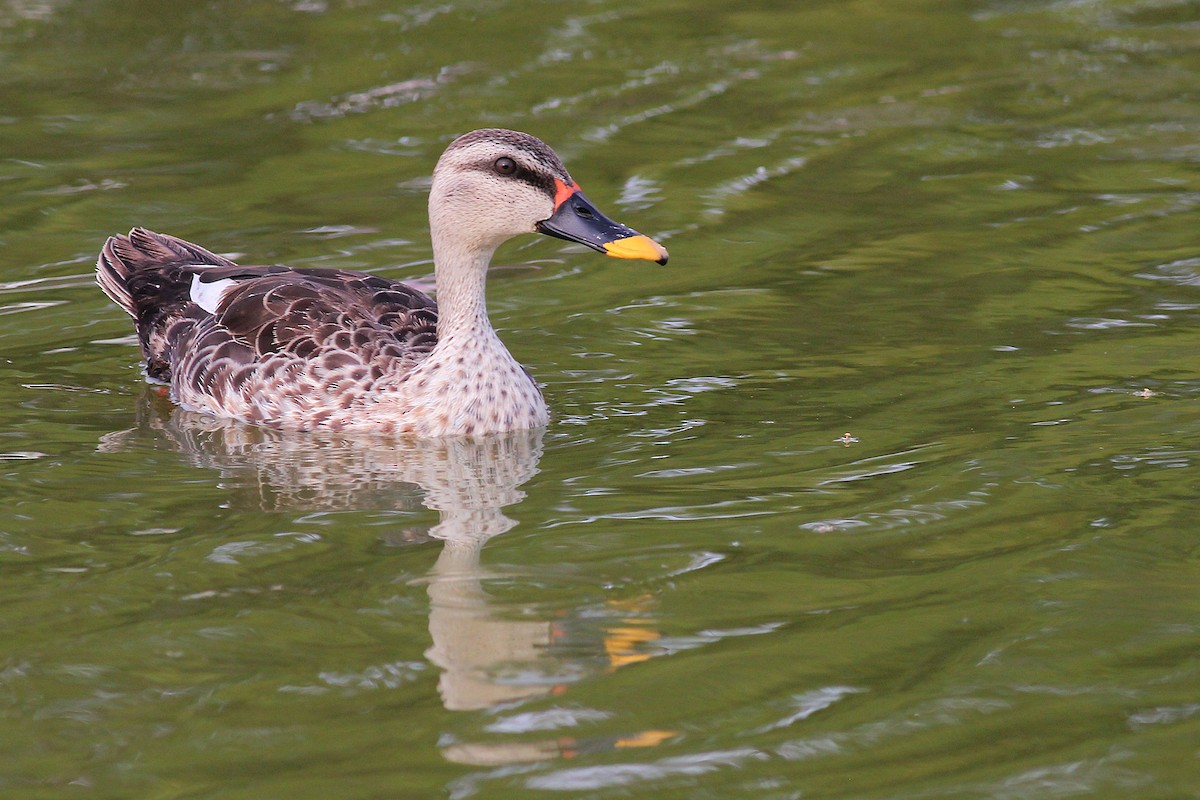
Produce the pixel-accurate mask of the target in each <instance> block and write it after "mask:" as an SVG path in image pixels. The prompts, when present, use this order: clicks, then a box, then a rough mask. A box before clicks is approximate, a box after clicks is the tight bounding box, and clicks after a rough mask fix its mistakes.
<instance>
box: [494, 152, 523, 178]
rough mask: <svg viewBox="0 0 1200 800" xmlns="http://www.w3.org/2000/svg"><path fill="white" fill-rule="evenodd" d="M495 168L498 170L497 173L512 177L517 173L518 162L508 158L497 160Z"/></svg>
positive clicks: (503, 157) (502, 157)
mask: <svg viewBox="0 0 1200 800" xmlns="http://www.w3.org/2000/svg"><path fill="white" fill-rule="evenodd" d="M493 166H494V167H495V168H496V172H499V173H500V174H501V175H512V174H513V173H514V172H516V171H517V162H515V161H513V160H512V159H511V158H509V157H508V156H501V157H500V158H497V159H496V163H495V164H494V165H493Z"/></svg>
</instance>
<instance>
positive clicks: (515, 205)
mask: <svg viewBox="0 0 1200 800" xmlns="http://www.w3.org/2000/svg"><path fill="white" fill-rule="evenodd" d="M429 229H430V237H431V240H432V247H433V261H434V281H435V293H436V298H437V299H436V301H435V300H434V299H433V298H431V297H430V296H429V295H427V294H425V293H424V292H422V291H419V290H418V289H416V288H414V287H412V286H409V285H406V284H404V283H401V282H399V281H395V280H390V279H388V278H385V277H381V276H379V275H375V274H370V273H363V272H353V271H346V270H336V269H316V268H297V267H288V266H282V265H270V266H243V265H240V264H237V263H234V262H233V261H231V260H230V259H228V258H225V257H224V256H221V255H217V254H215V253H213V252H210V251H209V250H206V249H205V248H203V247H201V246H199V245H196V244H192V243H191V242H188V241H185V240H183V239H180V238H177V237H175V236H170V235H166V234H161V233H155V232H154V231H151V230H148V229H146V228H143V227H135V228H133V229H132V230H131V231H130V232H129V233H128V234H127V235H116V236H111V237H109V238H108V240H107V241H106V242H105V244H104V246H103V248H102V249H101V251H100V255H99V258H98V259H97V262H96V280H97V283H98V284H99V286H100V288H101V289H102V290H103V291H104V293H105V294H106V295H107V296H108V297H109V299H111V300H112V301H113V302H114V303H116V304H117V306H119V307H120V308H121V309H123V310H124V311H125V313H127V314H128V315H129V316H130V317H132V318H133V322H134V327H135V329H136V331H137V339H138V343H139V345H140V347H141V352H142V357H143V366H144V370H145V375H146V378H147V380H148V381H150V382H154V383H159V384H165V386H166V387H167V388H166V391H167V393H168V395H169V397H170V399H171V400H172V401H173V402H174V403H175V404H177V405H178V406H181V407H182V408H184V409H186V410H189V411H197V412H201V413H204V414H208V415H212V416H213V417H218V418H228V419H233V420H239V421H242V422H246V423H251V424H255V425H262V426H267V427H271V428H279V429H288V430H298V431H315V430H321V431H360V432H367V433H370V434H384V435H387V434H404V435H407V434H412V435H416V436H421V437H445V436H468V437H475V436H487V435H490V434H497V433H505V432H510V431H518V430H531V429H535V428H541V427H544V426H545V425H546V424H547V423H548V420H549V409H548V408H547V405H546V401H545V399H544V397H543V395H542V392H541V389H540V388H539V386H538V384H537V382H536V381H535V380H534V378H533V377H532V375H531V373H530V372H529V371H528V370H526V369H525V368H524V367H523V366H522V365H521V364H520V363H519V362H518V361H517V360H516V359H515V358H514V357H513V356H512V354H511V353H510V352H509V351H508V348H507V347H505V346H504V343H503V342H502V341H501V340H500V337H499V336H498V335H497V333H496V330H495V328H493V327H492V324H491V321H490V320H489V318H488V312H487V306H486V291H485V288H486V277H487V271H488V265H489V263H490V262H491V259H492V255H493V254H494V253H495V251H496V248H498V247H499V246H500V245H501V244H503V243H504V242H506V241H508V240H509V239H512V238H514V237H516V236H520V235H523V234H527V233H540V234H544V235H547V236H552V237H556V238H559V239H564V240H567V241H570V242H576V243H579V244H582V245H585V246H587V247H589V248H591V249H592V250H596V251H598V252H600V253H603V254H605V255H608V256H612V257H615V258H622V259H643V260H648V261H654V262H657V263H659V264H666V263H667V251H666V249H665V248H664V247H663V246H662V245H661V244H659V243H658V242H656V241H654V240H653V239H651V238H650V237H648V236H645V235H643V234H640V233H638V232H637V231H635V230H633V229H632V228H629V227H627V226H625V225H623V224H621V223H619V222H615V221H613V220H612V219H610V218H609V217H607V216H605V215H604V214H603V213H601V212H600V210H599V209H598V208H596V206H595V205H593V204H592V202H591V201H590V200H589V199H588V198H587V196H586V195H584V193H583V192H582V191H581V190H580V188H579V184H577V183H576V182H575V181H574V180H573V179H572V178H571V176H570V174H569V173H568V172H567V170H566V168H565V167H564V166H563V163H562V160H561V159H560V158H559V157H558V155H557V154H556V153H555V152H554V151H553V150H552V149H551V148H550V147H549V146H548V145H546V144H545V143H544V142H543V141H541V140H540V139H538V138H537V137H535V136H532V135H530V134H527V133H521V132H518V131H512V130H504V129H499V128H487V129H482V130H476V131H472V132H470V133H467V134H464V135H462V136H459V137H458V138H456V139H454V140H453V141H452V142H451V143H450V144H449V146H448V147H447V148H446V150H445V152H443V153H442V155H441V157H440V158H439V159H438V161H437V164H436V166H435V168H434V171H433V181H432V183H431V185H430V191H429Z"/></svg>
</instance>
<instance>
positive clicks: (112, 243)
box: [96, 228, 233, 320]
mask: <svg viewBox="0 0 1200 800" xmlns="http://www.w3.org/2000/svg"><path fill="white" fill-rule="evenodd" d="M183 264H193V265H199V264H211V265H213V266H222V267H231V266H233V262H232V261H230V260H229V259H227V258H222V257H221V256H218V255H216V254H214V253H210V252H209V251H208V250H205V249H204V248H203V247H200V246H199V245H195V244H192V243H191V242H185V241H184V240H183V239H177V238H175V237H174V236H167V235H165V234H161V233H155V232H154V231H149V230H146V229H145V228H134V229H133V230H131V231H130V232H129V235H128V236H119V235H118V236H110V237H108V241H107V242H105V243H104V248H103V249H102V250H101V251H100V257H99V258H98V259H97V260H96V283H98V284H100V288H101V289H103V290H104V293H105V294H106V295H108V297H109V299H110V300H112V301H113V302H114V303H116V304H117V305H119V306H120V307H121V308H122V309H124V310H125V313H126V314H128V315H129V316H131V317H133V318H134V319H135V320H136V319H138V307H137V303H136V302H135V300H134V298H133V294H132V292H131V291H130V288H129V278H130V276H132V275H135V274H137V273H145V272H161V271H163V270H165V269H168V268H170V267H177V266H180V265H183Z"/></svg>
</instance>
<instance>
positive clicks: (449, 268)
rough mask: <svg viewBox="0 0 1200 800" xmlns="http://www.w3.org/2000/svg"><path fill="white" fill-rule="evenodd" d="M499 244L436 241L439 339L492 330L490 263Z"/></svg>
mask: <svg viewBox="0 0 1200 800" xmlns="http://www.w3.org/2000/svg"><path fill="white" fill-rule="evenodd" d="M494 252H495V248H477V247H476V248H471V247H454V246H449V245H444V244H443V245H440V246H439V245H435V246H434V250H433V259H434V270H435V278H436V281H437V303H438V341H439V342H444V341H446V340H447V339H452V338H455V337H456V335H459V334H465V335H468V336H478V335H479V334H481V333H487V332H491V331H492V323H491V321H490V320H489V319H488V313H487V302H486V301H487V267H488V263H489V262H490V261H491V260H492V253H494Z"/></svg>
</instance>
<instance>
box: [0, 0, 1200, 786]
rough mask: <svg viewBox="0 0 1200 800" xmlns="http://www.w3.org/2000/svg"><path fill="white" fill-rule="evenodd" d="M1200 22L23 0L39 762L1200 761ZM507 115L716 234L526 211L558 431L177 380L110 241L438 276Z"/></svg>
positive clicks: (21, 563)
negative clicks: (199, 412) (175, 385)
mask: <svg viewBox="0 0 1200 800" xmlns="http://www.w3.org/2000/svg"><path fill="white" fill-rule="evenodd" d="M1198 43H1200V6H1197V4H1196V3H1194V2H1183V1H1180V2H1173V1H1172V0H1156V1H1155V2H1150V1H1149V0H1147V1H1146V2H1135V1H1133V0H1131V1H1130V2H1116V1H1115V0H1092V1H1090V2H1061V3H1049V4H1045V3H1025V2H1000V1H999V0H994V1H993V2H970V3H968V2H927V3H911V2H897V1H892V2H883V1H882V0H863V2H859V3H853V4H845V3H828V2H826V3H816V2H814V3H804V4H781V3H757V4H750V5H747V4H741V5H737V4H733V5H731V4H728V3H715V2H705V1H703V0H701V1H697V2H691V3H686V4H685V3H678V2H669V1H668V0H658V1H656V2H643V3H631V2H609V3H602V2H583V3H580V2H573V3H553V2H548V1H547V2H541V3H537V4H518V3H513V2H509V1H506V0H494V2H474V3H473V2H465V1H464V2H450V3H444V4H433V3H430V4H419V5H413V6H404V5H399V4H388V3H382V2H369V1H368V2H355V3H340V2H328V3H325V2H312V3H310V2H293V3H285V2H243V3H220V2H213V3H205V4H200V3H196V4H176V3H161V2H160V3H154V2H140V3H133V2H105V3H82V2H65V1H64V2H17V0H11V2H7V3H4V4H3V5H0V64H2V67H3V68H2V69H0V156H2V157H3V160H0V186H2V187H3V192H0V249H2V252H3V274H2V275H0V279H2V281H3V283H2V284H0V369H2V371H3V380H2V381H0V437H2V442H0V453H3V462H4V463H3V469H2V470H0V493H2V494H0V496H2V497H3V498H4V505H3V508H4V511H3V512H2V515H0V572H2V574H3V581H2V582H0V605H2V606H3V608H4V612H3V614H2V615H0V637H2V638H0V641H2V642H3V645H0V741H2V742H3V744H4V747H3V749H4V752H5V757H4V762H3V765H2V766H0V792H2V793H3V795H4V796H5V797H13V798H60V797H66V796H79V797H96V798H109V797H111V798H125V797H156V798H242V797H245V798H251V797H252V798H264V797H293V798H304V797H314V798H315V797H321V798H326V797H330V796H336V797H346V798H357V797H363V798H366V797H452V798H489V797H496V798H500V797H514V796H522V797H589V798H591V797H595V798H607V797H628V796H653V797H661V798H675V797H678V798H685V797H686V798H707V797H720V798H735V797H745V798H780V799H781V800H782V799H783V798H796V797H823V798H834V797H846V798H930V797H955V798H957V797H987V798H1059V797H1076V796H1079V797H1112V798H1126V797H1131V796H1136V797H1139V798H1153V797H1162V798H1178V797H1197V796H1200V793H1198V790H1197V788H1196V787H1197V786H1200V762H1198V759H1200V751H1198V750H1197V744H1196V743H1197V742H1198V741H1200V702H1198V701H1197V696H1198V693H1200V660H1198V659H1197V655H1196V653H1197V646H1198V644H1200V623H1198V622H1197V620H1198V619H1200V613H1198V612H1200V594H1198V593H1197V591H1196V586H1197V585H1198V579H1200V561H1198V559H1197V552H1198V551H1197V545H1196V542H1197V534H1198V533H1200V529H1198V528H1197V524H1196V521H1195V514H1194V507H1195V505H1196V502H1197V500H1198V499H1200V490H1198V489H1197V485H1198V484H1197V480H1196V465H1197V460H1198V458H1200V449H1198V448H1197V441H1200V435H1198V434H1200V416H1198V415H1197V409H1198V406H1197V396H1198V395H1200V378H1197V373H1196V363H1197V362H1196V358H1195V353H1196V351H1197V348H1198V346H1200V334H1198V333H1197V332H1196V331H1197V322H1198V319H1200V251H1198V250H1197V243H1196V236H1195V231H1196V211H1197V205H1198V204H1200V183H1198V178H1200V176H1198V173H1197V163H1198V161H1200V146H1198V145H1197V144H1196V142H1197V141H1198V138H1197V137H1198V134H1200V111H1198V109H1200V104H1197V102H1196V101H1197V95H1196V82H1195V81H1196V68H1197V66H1198V64H1200V62H1198V60H1197V59H1198V56H1200V52H1198V51H1200V47H1198ZM484 125H503V126H509V127H516V128H520V129H524V130H529V131H530V132H533V133H535V134H537V135H539V136H541V137H543V138H544V139H546V140H547V141H548V142H550V143H551V144H552V145H554V146H555V147H556V149H557V150H558V151H559V152H560V154H561V155H562V156H563V157H564V159H565V161H566V163H567V164H568V166H569V167H570V168H571V170H572V172H573V174H574V176H575V178H576V179H578V180H579V181H580V183H581V184H582V185H583V186H584V187H585V189H586V190H587V192H588V194H589V196H590V197H592V199H593V200H595V201H596V202H597V203H598V205H600V207H601V208H603V209H604V210H606V211H607V212H609V213H610V214H611V215H612V216H614V217H615V218H617V219H620V220H621V221H624V222H626V223H628V224H630V225H632V226H634V227H636V228H637V229H639V230H641V231H643V232H645V233H648V234H650V235H653V236H655V237H656V238H659V239H660V240H661V241H663V242H664V243H665V244H666V245H667V246H668V247H669V248H670V250H671V255H672V260H671V263H670V264H669V265H668V266H667V267H663V268H659V267H656V266H654V265H651V264H639V263H630V262H617V261H613V260H610V259H603V258H601V257H599V256H597V255H595V254H593V253H590V252H584V251H582V250H581V249H580V248H577V247H571V246H566V245H564V244H563V243H561V242H559V241H556V240H550V239H546V238H544V237H530V238H529V239H524V240H520V241H518V242H515V243H513V244H511V245H508V246H506V247H505V248H504V249H502V250H501V252H500V254H499V256H498V258H497V264H498V265H499V266H501V267H513V268H508V269H498V270H496V272H495V273H494V274H493V276H492V280H491V284H490V289H489V292H490V297H489V301H490V306H491V308H492V310H493V318H494V320H495V321H496V323H497V324H498V326H499V327H500V328H501V329H502V330H503V336H504V338H505V340H506V341H507V342H508V343H509V346H510V348H511V349H512V351H513V352H514V353H515V354H516V355H517V357H518V358H519V359H521V360H522V361H523V362H524V363H525V364H527V365H528V366H529V367H530V368H531V369H532V370H533V371H534V372H535V373H536V375H537V376H538V378H539V380H541V381H542V382H543V384H544V385H545V390H546V394H547V397H548V400H549V401H550V404H551V406H552V408H553V410H554V421H553V423H552V424H551V426H550V427H549V429H548V430H546V431H545V432H544V433H542V434H538V435H533V436H525V435H518V436H513V437H500V438H498V439H496V440H492V441H488V442H484V443H482V444H469V443H464V442H443V443H437V444H429V443H427V444H412V445H405V446H402V447H393V446H390V445H383V444H381V443H378V442H371V441H347V440H343V439H337V438H327V437H326V438H323V437H319V436H309V437H295V436H281V435H278V434H268V433H264V432H262V431H255V430H253V429H247V428H244V427H240V426H237V425H228V424H223V423H218V422H216V421H214V420H210V419H205V418H202V417H195V416H193V415H188V414H185V413H182V412H180V411H178V410H177V409H172V408H171V406H170V405H169V403H167V402H166V401H165V400H163V399H162V398H161V397H159V396H158V395H156V394H155V392H154V391H153V390H152V389H151V388H149V387H147V386H145V385H144V383H143V381H142V379H141V375H140V373H139V371H138V368H137V364H136V351H135V349H134V347H133V346H132V339H131V338H130V328H129V325H128V321H127V320H126V319H124V318H123V317H122V315H121V313H120V311H119V310H118V309H116V308H115V307H113V306H112V305H110V304H109V303H108V302H107V300H106V299H105V298H104V297H103V296H102V295H101V294H100V292H99V291H98V290H97V289H96V288H95V287H94V285H93V284H92V283H91V276H90V271H91V265H92V263H93V261H94V259H95V255H96V252H97V251H98V249H99V246H100V244H101V243H102V242H103V239H104V237H105V236H107V235H109V234H110V233H113V232H116V231H124V230H127V229H128V228H129V227H131V226H132V225H134V224H141V225H146V226H148V227H152V228H155V229H158V230H162V231H165V232H170V233H174V234H176V235H180V236H183V237H185V238H189V239H192V240H195V241H198V242H200V243H203V244H204V245H206V246H208V247H210V248H212V249H214V250H217V251H220V252H237V253H244V254H246V258H247V259H248V260H251V261H258V262H262V261H284V262H287V263H292V264H297V265H309V266H312V265H320V266H330V267H342V268H354V269H368V270H372V271H378V272H381V273H382V274H386V275H389V276H395V277H403V278H405V279H412V280H418V281H428V279H429V275H430V271H431V262H430V253H429V245H428V241H427V234H426V228H425V208H424V193H425V190H426V188H427V186H428V175H429V172H430V170H431V168H432V164H433V163H434V161H435V160H436V158H437V155H438V154H439V153H440V151H441V149H442V148H443V147H444V145H445V144H446V142H447V141H448V140H449V139H450V138H451V137H452V136H453V135H454V134H456V133H460V132H463V131H466V130H470V129H472V128H475V127H481V126H484ZM527 267H532V268H527Z"/></svg>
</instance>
